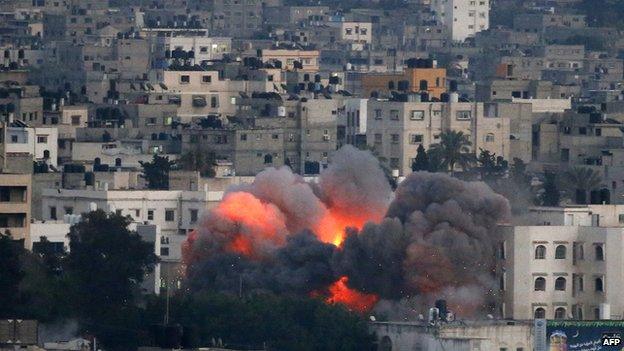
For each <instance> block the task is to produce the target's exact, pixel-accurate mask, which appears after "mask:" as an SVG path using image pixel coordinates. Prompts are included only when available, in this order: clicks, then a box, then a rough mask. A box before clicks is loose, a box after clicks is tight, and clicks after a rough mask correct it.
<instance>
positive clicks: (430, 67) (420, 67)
mask: <svg viewBox="0 0 624 351" xmlns="http://www.w3.org/2000/svg"><path fill="white" fill-rule="evenodd" d="M360 80H361V95H362V97H370V96H371V95H377V96H381V95H388V94H389V93H390V92H391V91H405V92H425V93H427V94H429V97H431V98H436V99H439V98H440V97H441V96H442V94H443V93H445V92H446V91H447V84H446V83H447V82H446V68H438V67H437V64H436V63H435V62H434V61H433V60H420V59H418V60H416V61H414V62H413V64H411V63H408V67H407V68H406V69H405V70H404V71H403V72H395V73H368V74H363V75H361V78H360Z"/></svg>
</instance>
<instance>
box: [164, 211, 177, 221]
mask: <svg viewBox="0 0 624 351" xmlns="http://www.w3.org/2000/svg"><path fill="white" fill-rule="evenodd" d="M174 220H175V210H165V221H167V222H173V221H174Z"/></svg>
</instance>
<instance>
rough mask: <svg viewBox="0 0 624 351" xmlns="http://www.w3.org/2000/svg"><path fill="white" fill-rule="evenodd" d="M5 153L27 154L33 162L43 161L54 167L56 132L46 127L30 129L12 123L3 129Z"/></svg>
mask: <svg viewBox="0 0 624 351" xmlns="http://www.w3.org/2000/svg"><path fill="white" fill-rule="evenodd" d="M4 132H5V135H4V136H3V140H5V141H6V142H5V150H6V152H7V153H28V154H31V155H33V160H34V161H45V162H46V163H47V164H49V165H51V166H54V167H56V166H57V156H58V130H57V129H56V128H47V127H31V126H28V125H26V124H25V123H23V122H21V121H14V122H12V123H10V124H9V126H7V127H6V128H4Z"/></svg>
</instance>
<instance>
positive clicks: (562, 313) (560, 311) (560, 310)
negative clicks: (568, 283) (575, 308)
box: [555, 307, 566, 319]
mask: <svg viewBox="0 0 624 351" xmlns="http://www.w3.org/2000/svg"><path fill="white" fill-rule="evenodd" d="M565 318H566V309H565V307H557V308H556V309H555V319H565Z"/></svg>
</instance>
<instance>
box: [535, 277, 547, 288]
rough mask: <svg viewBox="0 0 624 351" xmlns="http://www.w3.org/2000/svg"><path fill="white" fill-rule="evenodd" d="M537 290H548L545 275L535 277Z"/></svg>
mask: <svg viewBox="0 0 624 351" xmlns="http://www.w3.org/2000/svg"><path fill="white" fill-rule="evenodd" d="M534 290H535V291H545V290H546V279H545V278H544V277H537V278H535V284H534Z"/></svg>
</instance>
